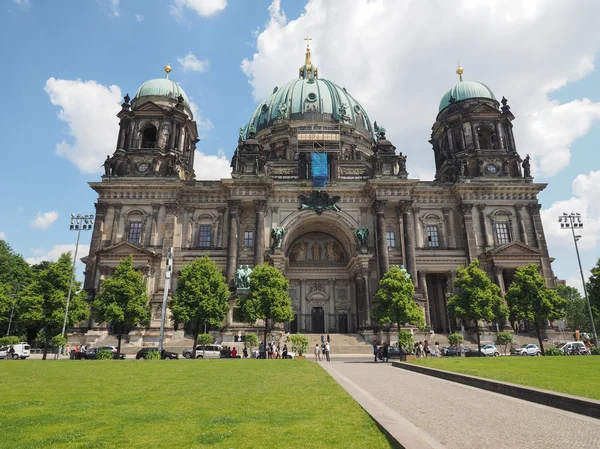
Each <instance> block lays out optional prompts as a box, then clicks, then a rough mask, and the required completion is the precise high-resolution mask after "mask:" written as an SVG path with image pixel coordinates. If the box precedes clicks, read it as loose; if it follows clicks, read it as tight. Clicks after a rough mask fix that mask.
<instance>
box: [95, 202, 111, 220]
mask: <svg viewBox="0 0 600 449" xmlns="http://www.w3.org/2000/svg"><path fill="white" fill-rule="evenodd" d="M94 207H95V208H96V218H97V217H98V216H102V215H106V211H107V210H108V204H106V203H96V204H94Z"/></svg>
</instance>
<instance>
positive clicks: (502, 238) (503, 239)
mask: <svg viewBox="0 0 600 449" xmlns="http://www.w3.org/2000/svg"><path fill="white" fill-rule="evenodd" d="M496 238H497V239H498V245H506V244H507V243H510V234H509V232H508V223H496Z"/></svg>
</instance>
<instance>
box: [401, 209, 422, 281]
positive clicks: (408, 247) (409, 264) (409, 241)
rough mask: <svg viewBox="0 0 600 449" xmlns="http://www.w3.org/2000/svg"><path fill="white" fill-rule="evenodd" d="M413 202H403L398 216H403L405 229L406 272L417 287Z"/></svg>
mask: <svg viewBox="0 0 600 449" xmlns="http://www.w3.org/2000/svg"><path fill="white" fill-rule="evenodd" d="M411 204H412V201H401V202H400V206H399V207H398V215H400V214H402V225H403V228H404V248H403V252H404V253H405V254H406V270H407V271H408V273H409V274H410V276H411V279H412V281H413V283H414V284H415V285H417V282H418V281H417V261H416V256H415V247H414V241H415V228H414V221H413V217H412V212H411V209H410V206H411Z"/></svg>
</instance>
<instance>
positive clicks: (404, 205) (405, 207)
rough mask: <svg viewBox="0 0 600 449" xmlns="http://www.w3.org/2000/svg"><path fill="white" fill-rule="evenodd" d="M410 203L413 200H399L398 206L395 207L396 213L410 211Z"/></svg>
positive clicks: (400, 213)
mask: <svg viewBox="0 0 600 449" xmlns="http://www.w3.org/2000/svg"><path fill="white" fill-rule="evenodd" d="M412 203H413V202H412V201H410V200H409V201H400V202H399V203H398V207H397V208H396V209H397V212H398V215H402V214H404V213H408V212H410V207H411V206H412Z"/></svg>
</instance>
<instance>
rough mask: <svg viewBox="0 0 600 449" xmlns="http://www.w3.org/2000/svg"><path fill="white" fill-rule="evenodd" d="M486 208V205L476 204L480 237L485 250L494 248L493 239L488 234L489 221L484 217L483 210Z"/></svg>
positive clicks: (489, 233)
mask: <svg viewBox="0 0 600 449" xmlns="http://www.w3.org/2000/svg"><path fill="white" fill-rule="evenodd" d="M486 207H487V205H486V204H478V205H477V209H478V210H479V224H480V227H481V235H482V237H483V246H484V247H485V248H491V247H492V246H494V238H493V237H492V235H491V232H490V229H489V227H490V224H489V221H488V220H487V218H486V216H485V208H486Z"/></svg>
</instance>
